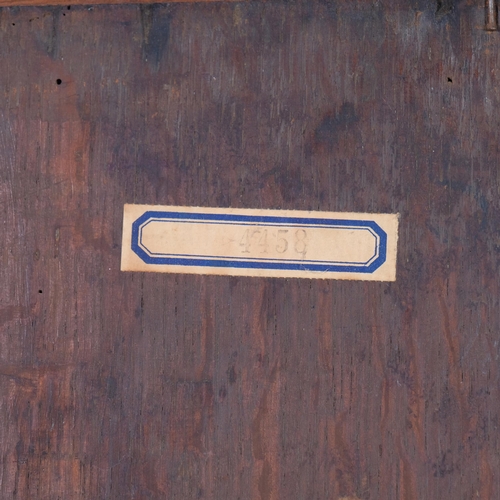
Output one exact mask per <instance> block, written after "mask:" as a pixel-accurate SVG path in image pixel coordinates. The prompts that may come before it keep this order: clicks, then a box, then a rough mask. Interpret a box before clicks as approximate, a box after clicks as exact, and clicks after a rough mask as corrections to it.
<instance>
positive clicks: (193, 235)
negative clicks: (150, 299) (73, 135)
mask: <svg viewBox="0 0 500 500" xmlns="http://www.w3.org/2000/svg"><path fill="white" fill-rule="evenodd" d="M397 236H398V215H397V214H355V213H335V212H306V211H297V210H261V209H255V210H250V209H233V208H201V207H176V206H154V205H153V206H150V205H125V207H124V217H123V244H122V263H121V269H122V271H152V272H164V273H191V274H218V275H231V276H269V277H284V278H322V279H349V280H374V281H394V280H395V279H396V254H397Z"/></svg>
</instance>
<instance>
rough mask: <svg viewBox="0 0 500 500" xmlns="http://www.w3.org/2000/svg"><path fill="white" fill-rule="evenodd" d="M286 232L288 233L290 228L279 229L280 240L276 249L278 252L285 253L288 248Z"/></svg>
mask: <svg viewBox="0 0 500 500" xmlns="http://www.w3.org/2000/svg"><path fill="white" fill-rule="evenodd" d="M286 233H288V229H278V237H277V240H278V241H277V244H276V251H277V252H278V253H285V252H286V251H287V250H288V241H287V239H286V238H285V235H286Z"/></svg>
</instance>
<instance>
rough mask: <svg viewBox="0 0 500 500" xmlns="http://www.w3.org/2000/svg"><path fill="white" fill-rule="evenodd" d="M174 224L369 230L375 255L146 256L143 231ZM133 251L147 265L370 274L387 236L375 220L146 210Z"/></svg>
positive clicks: (136, 223)
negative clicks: (331, 258) (343, 258)
mask: <svg viewBox="0 0 500 500" xmlns="http://www.w3.org/2000/svg"><path fill="white" fill-rule="evenodd" d="M153 220H154V221H163V220H164V221H165V222H169V221H176V222H184V223H193V222H204V223H208V224H235V223H236V224H255V225H259V226H270V225H272V226H287V227H290V226H296V227H300V228H307V227H323V228H331V229H335V228H343V229H345V228H350V229H359V230H368V231H369V232H370V233H371V234H373V235H374V236H375V240H376V244H375V252H374V255H373V256H372V257H371V258H370V259H369V260H368V261H367V262H366V263H352V262H319V261H308V260H304V261H299V262H297V261H296V260H295V261H294V260H292V259H283V261H278V262H277V261H276V260H277V259H273V261H272V262H270V261H269V260H270V259H258V258H234V257H220V256H219V257H218V256H213V257H207V256H197V255H177V254H151V252H150V254H148V253H147V252H146V251H145V250H144V248H145V247H144V245H142V230H143V228H144V227H145V226H147V225H148V224H149V223H150V222H152V221H153ZM131 248H132V250H133V251H134V252H135V253H136V254H137V255H138V256H139V257H140V258H141V260H143V261H144V262H145V263H146V264H153V265H171V266H189V267H190V266H201V267H232V268H239V269H273V270H287V271H317V272H338V273H340V272H342V273H346V272H347V273H362V274H372V273H373V272H375V271H376V270H377V269H378V268H379V267H380V266H382V264H384V262H385V261H386V258H387V233H386V232H385V231H384V230H383V229H382V228H381V227H380V226H379V225H378V224H377V223H376V222H374V221H370V220H342V219H320V218H309V217H276V216H268V215H236V214H205V213H186V212H166V211H161V212H160V211H147V212H145V213H144V214H143V215H141V216H140V217H139V218H138V219H137V220H135V221H134V222H133V223H132V241H131Z"/></svg>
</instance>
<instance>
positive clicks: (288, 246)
mask: <svg viewBox="0 0 500 500" xmlns="http://www.w3.org/2000/svg"><path fill="white" fill-rule="evenodd" d="M290 232H291V231H290V230H289V229H277V230H276V232H275V231H273V230H271V231H270V234H268V229H256V228H249V229H245V232H244V233H243V236H242V238H241V240H240V247H241V249H242V250H241V253H258V254H263V253H268V252H269V246H270V242H269V238H272V239H274V238H276V245H273V244H271V252H273V251H275V252H276V253H278V254H284V253H285V252H287V251H288V250H293V251H294V252H295V253H296V254H299V255H301V256H302V258H305V256H306V253H307V244H308V241H307V233H306V231H305V230H304V229H297V230H295V232H292V233H291V234H289V233H290ZM290 240H292V241H290ZM273 246H274V248H273Z"/></svg>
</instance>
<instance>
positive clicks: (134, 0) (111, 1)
mask: <svg viewBox="0 0 500 500" xmlns="http://www.w3.org/2000/svg"><path fill="white" fill-rule="evenodd" d="M221 1H223V2H249V1H255V0H175V3H204V2H207V3H211V2H221ZM172 2H174V0H76V1H74V2H68V1H67V0H0V7H30V6H60V7H66V8H68V7H71V6H78V5H80V6H85V5H126V4H158V3H164V4H168V3H172Z"/></svg>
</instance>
